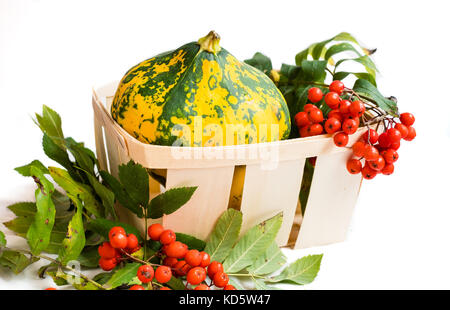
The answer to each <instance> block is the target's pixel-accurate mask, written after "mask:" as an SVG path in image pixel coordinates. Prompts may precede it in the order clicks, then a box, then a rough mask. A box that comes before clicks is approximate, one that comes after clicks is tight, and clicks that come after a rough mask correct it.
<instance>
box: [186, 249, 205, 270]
mask: <svg viewBox="0 0 450 310" xmlns="http://www.w3.org/2000/svg"><path fill="white" fill-rule="evenodd" d="M184 259H185V260H186V263H188V264H189V265H191V266H192V267H197V266H199V265H200V263H201V262H202V255H201V254H200V252H199V251H197V250H189V251H188V252H187V253H186V256H185V257H184Z"/></svg>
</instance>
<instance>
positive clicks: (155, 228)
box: [147, 224, 164, 241]
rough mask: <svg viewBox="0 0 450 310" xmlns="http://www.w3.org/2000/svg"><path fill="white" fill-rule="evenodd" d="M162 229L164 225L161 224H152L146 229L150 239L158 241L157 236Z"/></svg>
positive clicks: (158, 236)
mask: <svg viewBox="0 0 450 310" xmlns="http://www.w3.org/2000/svg"><path fill="white" fill-rule="evenodd" d="M163 231H164V227H163V226H162V225H161V224H152V225H150V226H149V227H148V229H147V234H148V236H149V237H150V239H152V240H154V241H159V238H160V236H161V234H162V232H163Z"/></svg>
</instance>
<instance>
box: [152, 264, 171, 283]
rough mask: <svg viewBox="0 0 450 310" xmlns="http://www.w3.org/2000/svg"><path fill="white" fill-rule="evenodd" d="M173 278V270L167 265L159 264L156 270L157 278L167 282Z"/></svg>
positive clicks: (160, 281) (159, 280)
mask: <svg viewBox="0 0 450 310" xmlns="http://www.w3.org/2000/svg"><path fill="white" fill-rule="evenodd" d="M171 278H172V271H171V270H170V268H169V267H167V266H159V267H158V268H156V271H155V279H156V281H158V282H159V283H167V282H169V281H170V279H171Z"/></svg>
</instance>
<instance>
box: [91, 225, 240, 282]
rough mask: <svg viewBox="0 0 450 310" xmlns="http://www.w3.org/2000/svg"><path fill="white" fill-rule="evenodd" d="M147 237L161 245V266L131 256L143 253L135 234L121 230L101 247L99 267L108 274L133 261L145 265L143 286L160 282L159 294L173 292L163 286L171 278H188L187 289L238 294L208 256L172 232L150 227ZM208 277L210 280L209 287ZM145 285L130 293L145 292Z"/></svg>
mask: <svg viewBox="0 0 450 310" xmlns="http://www.w3.org/2000/svg"><path fill="white" fill-rule="evenodd" d="M147 234H148V236H149V237H150V239H151V240H153V241H157V242H159V243H160V244H161V248H160V250H159V251H158V252H157V253H156V254H155V255H154V257H158V258H160V259H161V264H153V263H150V262H149V261H142V260H140V259H138V258H136V257H133V256H132V255H131V254H132V253H134V252H136V251H138V250H139V249H140V245H139V241H138V239H137V237H136V236H135V235H133V234H128V235H127V234H126V232H125V230H124V229H123V228H122V227H119V226H117V227H113V228H112V229H111V230H110V232H109V242H104V243H103V244H102V245H100V246H99V248H98V252H99V254H100V257H101V258H100V261H99V265H100V267H101V268H102V269H103V270H105V271H110V270H112V269H114V268H115V267H116V266H117V264H118V263H119V262H120V261H121V260H126V259H131V260H135V261H137V262H140V263H142V265H141V266H140V267H139V269H138V271H137V277H138V279H139V280H140V281H141V282H142V283H143V284H147V283H154V281H155V280H156V281H157V284H158V286H159V287H160V290H170V288H168V287H166V286H164V285H163V284H165V283H167V282H169V281H170V279H171V278H172V276H175V277H180V278H181V277H185V278H186V282H187V284H186V289H188V284H190V285H191V289H195V290H209V289H210V288H211V287H212V286H213V285H214V286H216V287H217V288H223V289H224V290H235V288H234V286H233V285H230V284H228V275H227V274H226V273H224V270H223V266H222V264H221V263H219V262H217V261H213V262H211V258H210V256H209V254H208V253H206V252H204V251H198V250H195V249H191V250H190V249H188V246H187V245H186V244H184V243H182V242H180V241H177V240H176V234H175V232H174V231H172V230H170V229H164V227H163V226H162V225H161V224H153V225H150V226H149V227H148V230H147ZM207 276H208V277H209V278H210V279H211V281H210V283H209V284H207V283H206V280H207ZM144 289H145V288H144V287H143V286H142V285H133V286H132V287H130V290H144Z"/></svg>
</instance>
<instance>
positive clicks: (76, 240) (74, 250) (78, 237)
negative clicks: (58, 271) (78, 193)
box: [58, 197, 86, 265]
mask: <svg viewBox="0 0 450 310" xmlns="http://www.w3.org/2000/svg"><path fill="white" fill-rule="evenodd" d="M71 199H72V201H73V202H74V203H75V206H76V208H77V211H76V213H75V214H74V215H73V217H72V220H71V221H70V222H69V226H68V228H67V235H66V238H65V239H64V240H63V241H62V246H61V248H60V251H59V255H58V259H59V261H60V262H61V263H62V264H64V265H65V264H67V262H69V261H71V260H75V259H77V258H78V256H79V255H80V253H81V251H82V250H83V248H84V245H85V242H86V238H85V235H84V225H83V205H82V204H81V202H80V200H79V199H78V198H75V197H71Z"/></svg>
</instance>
